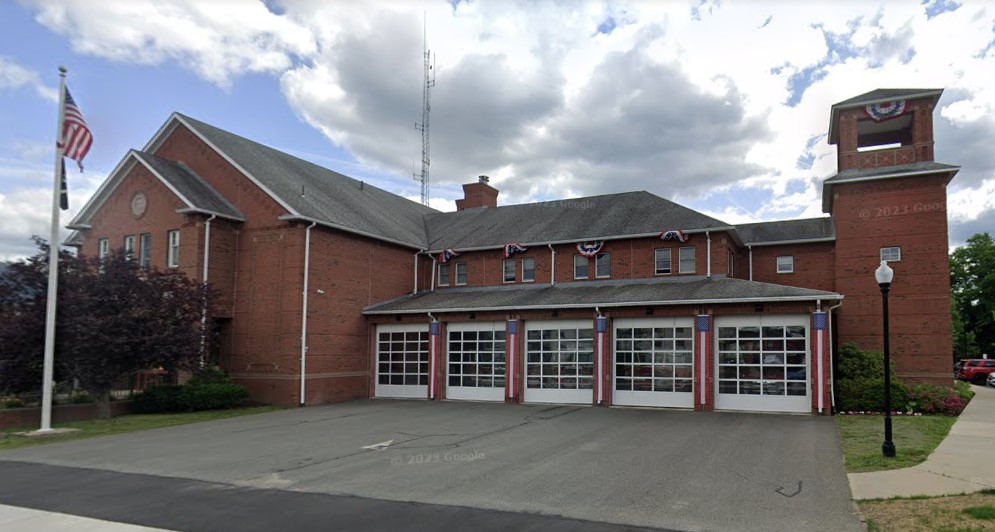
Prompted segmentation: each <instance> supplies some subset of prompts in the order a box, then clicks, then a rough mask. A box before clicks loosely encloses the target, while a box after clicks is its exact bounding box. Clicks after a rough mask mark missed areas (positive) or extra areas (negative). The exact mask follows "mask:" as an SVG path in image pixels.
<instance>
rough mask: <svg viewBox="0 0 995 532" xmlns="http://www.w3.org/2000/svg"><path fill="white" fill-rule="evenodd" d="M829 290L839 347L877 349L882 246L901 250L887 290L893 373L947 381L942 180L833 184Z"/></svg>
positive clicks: (947, 288) (879, 342) (947, 301)
mask: <svg viewBox="0 0 995 532" xmlns="http://www.w3.org/2000/svg"><path fill="white" fill-rule="evenodd" d="M832 190H833V194H834V198H833V218H834V222H835V224H836V239H837V240H836V289H837V291H838V292H839V293H841V294H844V295H845V296H846V299H845V300H844V304H843V306H842V307H841V308H840V309H839V337H840V343H845V342H853V343H856V344H857V345H858V346H860V347H861V348H863V349H873V350H881V349H882V330H881V312H882V311H881V292H880V289H879V287H878V285H877V282H876V281H875V280H874V270H875V269H877V267H878V265H879V263H880V259H879V256H880V255H879V250H880V248H881V247H890V246H900V247H901V248H902V260H901V261H900V262H893V263H891V264H890V266H891V267H892V268H893V269H894V270H895V281H894V283H893V284H892V287H891V300H890V303H891V304H890V307H891V309H890V316H891V320H890V321H891V352H892V358H893V360H895V366H896V371H897V373H898V375H899V376H902V377H907V378H912V379H916V380H929V381H933V382H943V383H949V381H950V374H949V373H950V362H951V352H952V345H951V321H950V271H949V262H948V258H947V253H948V242H947V215H946V187H945V177H943V176H926V177H910V178H904V179H891V180H882V181H870V182H864V183H852V184H845V185H836V186H834V187H833V189H832Z"/></svg>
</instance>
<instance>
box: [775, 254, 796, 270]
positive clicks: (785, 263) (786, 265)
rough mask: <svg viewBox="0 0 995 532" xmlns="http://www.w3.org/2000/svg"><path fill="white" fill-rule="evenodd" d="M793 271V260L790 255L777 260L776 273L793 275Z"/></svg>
mask: <svg viewBox="0 0 995 532" xmlns="http://www.w3.org/2000/svg"><path fill="white" fill-rule="evenodd" d="M794 271H795V258H794V257H792V256H791V255H787V256H782V257H778V258H777V273H793V272H794Z"/></svg>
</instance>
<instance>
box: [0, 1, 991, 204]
mask: <svg viewBox="0 0 995 532" xmlns="http://www.w3.org/2000/svg"><path fill="white" fill-rule="evenodd" d="M281 8H282V12H281V13H280V14H277V13H274V12H271V11H269V10H268V9H267V8H266V7H265V5H263V4H262V3H259V2H233V1H224V2H197V1H195V0H176V1H173V2H152V1H151V0H142V1H137V0H136V1H132V2H51V1H42V0H38V1H37V2H36V10H37V13H38V14H37V20H38V21H39V22H41V23H42V24H44V25H45V26H47V27H49V28H50V29H52V30H54V31H56V32H59V33H60V34H63V35H66V36H67V37H68V38H69V40H70V41H71V42H72V44H73V46H74V48H75V49H76V50H78V51H80V52H82V53H86V54H90V55H94V56H98V57H103V58H107V59H110V60H114V61H125V62H137V63H143V64H158V63H161V62H164V61H176V62H178V63H179V64H182V65H185V66H187V67H188V68H190V69H191V70H193V71H194V72H196V73H197V74H198V75H200V76H201V77H203V78H204V79H206V80H208V81H210V82H212V83H215V84H218V85H220V86H228V85H229V84H230V83H233V82H237V78H238V76H239V75H240V74H242V73H244V72H262V73H268V74H271V75H274V76H277V77H279V79H280V82H281V87H282V90H283V92H284V95H285V96H286V99H287V102H288V103H289V104H290V106H291V108H292V109H293V110H294V111H295V112H296V113H297V114H298V115H299V116H301V117H302V118H303V119H304V120H306V121H307V122H308V123H309V124H311V125H312V126H313V127H315V128H316V129H318V130H319V131H321V132H322V133H323V134H324V135H325V136H326V137H328V138H329V139H330V140H331V141H332V142H334V143H336V144H338V145H340V146H342V147H345V148H347V149H348V150H349V151H350V152H351V153H352V154H354V155H355V157H356V158H357V160H359V161H360V164H361V165H362V166H363V167H364V168H373V169H375V172H377V173H379V174H391V175H394V176H397V180H398V181H397V182H398V183H405V185H404V187H408V186H410V179H409V175H410V172H411V170H412V166H413V163H414V162H415V161H417V160H418V158H419V154H420V139H419V137H418V134H417V131H416V130H414V128H413V127H412V125H413V123H414V122H415V121H417V120H419V119H420V116H421V92H420V91H421V83H422V78H421V75H422V71H421V63H420V61H421V47H422V28H421V21H422V15H423V13H424V14H425V15H426V16H427V25H428V31H429V46H430V47H431V48H432V50H433V51H434V52H435V53H436V57H437V61H438V63H437V67H436V76H437V82H438V84H437V86H436V87H435V89H434V92H433V101H432V104H433V107H432V181H433V186H439V187H440V189H445V190H450V189H452V187H455V185H457V184H459V183H463V182H469V181H472V180H473V178H474V177H475V176H476V175H478V174H489V175H491V176H492V178H493V180H492V183H494V184H495V185H496V186H498V188H500V189H501V190H502V196H501V198H502V202H509V201H511V202H517V201H530V200H536V199H548V198H550V197H567V196H571V195H585V194H596V193H604V192H618V191H623V190H632V189H647V190H649V191H651V192H655V193H657V194H660V195H663V196H667V197H675V196H680V197H681V198H682V199H685V200H686V199H689V198H691V199H693V198H705V197H708V196H709V195H710V194H712V193H714V192H715V191H717V190H731V189H732V188H734V187H736V188H738V189H741V190H752V191H754V192H760V193H762V194H757V195H759V196H764V197H768V196H769V200H766V201H765V202H763V204H761V205H757V206H752V207H751V208H750V209H749V211H748V212H747V213H745V214H744V211H743V209H741V208H736V207H728V206H721V205H716V206H714V208H712V210H713V212H716V213H719V215H718V217H719V218H720V219H725V220H727V221H736V220H737V219H741V218H742V217H746V219H753V218H751V217H758V218H761V219H774V218H780V217H784V216H792V215H794V216H816V215H819V214H820V204H819V201H818V197H819V195H820V194H821V181H820V180H821V179H822V178H825V177H827V176H828V175H831V174H832V173H834V172H835V169H836V157H835V148H834V147H832V146H829V145H828V144H827V143H826V138H825V134H826V131H827V129H828V118H829V109H830V106H831V105H832V104H833V103H835V102H838V101H841V100H844V99H847V98H850V97H852V96H855V95H857V94H860V93H862V92H865V91H869V90H872V89H875V88H879V87H945V88H947V92H946V93H945V95H944V98H943V99H942V100H941V101H940V108H939V109H938V111H937V112H936V113H935V114H934V123H935V129H936V132H937V156H938V159H941V160H943V161H944V162H951V163H955V164H960V165H962V166H963V170H962V171H961V174H960V175H959V176H958V178H957V181H955V184H954V186H955V187H962V188H960V189H954V194H952V196H951V204H950V205H951V206H950V208H951V219H952V220H962V219H963V220H968V219H977V218H978V215H979V214H978V213H979V212H981V211H984V210H985V209H989V210H990V209H991V208H992V205H991V204H978V202H977V201H973V202H972V201H967V199H966V198H968V196H970V194H969V193H968V192H967V191H975V193H977V191H979V190H984V191H987V190H988V189H987V188H984V187H987V186H988V185H987V183H990V181H991V180H992V179H995V155H992V154H993V153H995V151H993V150H991V146H993V145H995V121H993V119H992V118H991V117H992V116H995V87H993V86H992V84H991V72H993V71H995V45H993V44H992V43H993V42H995V34H993V30H992V28H993V25H995V8H992V7H991V6H990V5H987V4H984V3H980V4H979V3H965V4H964V5H962V6H961V7H960V8H959V9H956V10H954V11H950V12H945V13H942V14H939V15H938V16H935V17H933V18H928V17H927V16H926V11H925V9H926V8H925V6H922V5H919V4H917V3H909V2H901V1H894V2H891V1H888V2H879V3H854V2H850V3H846V4H844V5H843V7H841V5H840V4H839V3H837V2H821V3H811V2H806V3H799V4H798V5H795V4H789V3H773V4H769V3H768V4H765V3H760V4H757V3H752V2H750V3H747V2H743V3H736V2H722V3H718V2H714V3H707V4H703V5H698V3H697V2H694V3H677V2H648V3H632V4H628V3H617V4H616V3H613V4H611V5H609V4H604V3H599V2H583V3H563V4H550V3H539V4H536V3H533V2H472V3H468V2H461V3H459V4H458V5H457V6H456V7H455V8H453V7H452V6H450V5H449V4H448V3H445V2H431V3H423V4H416V3H408V2H382V3H375V4H368V3H363V4H360V5H354V4H352V3H346V2H332V3H330V2H325V1H320V0H299V1H295V2H287V3H286V4H285V5H282V6H281ZM609 14H611V15H612V16H614V17H616V18H617V20H618V22H619V24H618V25H617V26H616V28H615V29H614V30H613V31H612V32H611V33H610V34H602V33H597V32H596V28H597V27H598V24H600V23H602V22H603V21H604V20H605V18H606V16H608V15H609ZM0 79H3V78H0ZM17 79H20V78H17ZM0 83H3V82H2V81H0ZM8 83H10V82H8ZM274 105H276V103H275V102H274ZM221 125H223V124H221ZM799 160H804V161H805V163H804V164H800V163H799ZM789 183H803V184H804V186H803V187H801V189H799V187H798V186H789ZM445 187H450V188H448V189H446V188H445ZM388 188H390V187H388ZM395 188H402V187H401V186H400V185H398V187H395ZM405 190H409V189H407V188H405ZM712 195H713V196H714V197H715V198H720V197H721V196H722V195H718V194H712ZM962 197H963V198H965V199H964V200H963V201H962V200H961V199H958V198H962ZM970 199H972V200H973V199H974V198H970Z"/></svg>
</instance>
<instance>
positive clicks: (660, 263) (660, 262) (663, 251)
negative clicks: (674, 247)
mask: <svg viewBox="0 0 995 532" xmlns="http://www.w3.org/2000/svg"><path fill="white" fill-rule="evenodd" d="M655 255H656V256H655V257H654V263H655V264H656V266H655V271H656V274H657V275H670V273H671V269H670V268H671V265H670V248H660V249H658V250H656V252H655Z"/></svg>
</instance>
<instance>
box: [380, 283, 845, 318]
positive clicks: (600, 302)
mask: <svg viewBox="0 0 995 532" xmlns="http://www.w3.org/2000/svg"><path fill="white" fill-rule="evenodd" d="M839 299H843V296H841V295H840V294H837V293H835V292H826V291H822V290H811V289H808V288H796V287H793V286H783V285H777V284H769V283H760V282H756V281H747V280H744V279H734V278H730V277H725V276H713V277H711V278H709V277H705V276H703V275H695V276H680V277H671V278H666V279H622V280H609V281H589V282H575V283H559V284H555V285H548V284H534V285H521V284H516V285H504V286H485V287H474V288H445V289H440V290H435V291H431V292H419V293H418V294H414V295H408V296H405V297H402V298H398V299H394V300H392V301H387V302H385V303H379V304H376V305H371V306H369V307H366V309H364V310H363V313H364V314H424V313H426V312H483V311H505V310H540V309H549V308H558V309H563V308H591V309H593V308H594V307H600V308H610V307H629V306H646V305H687V304H706V303H707V304H715V303H763V302H778V301H816V300H839Z"/></svg>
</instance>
